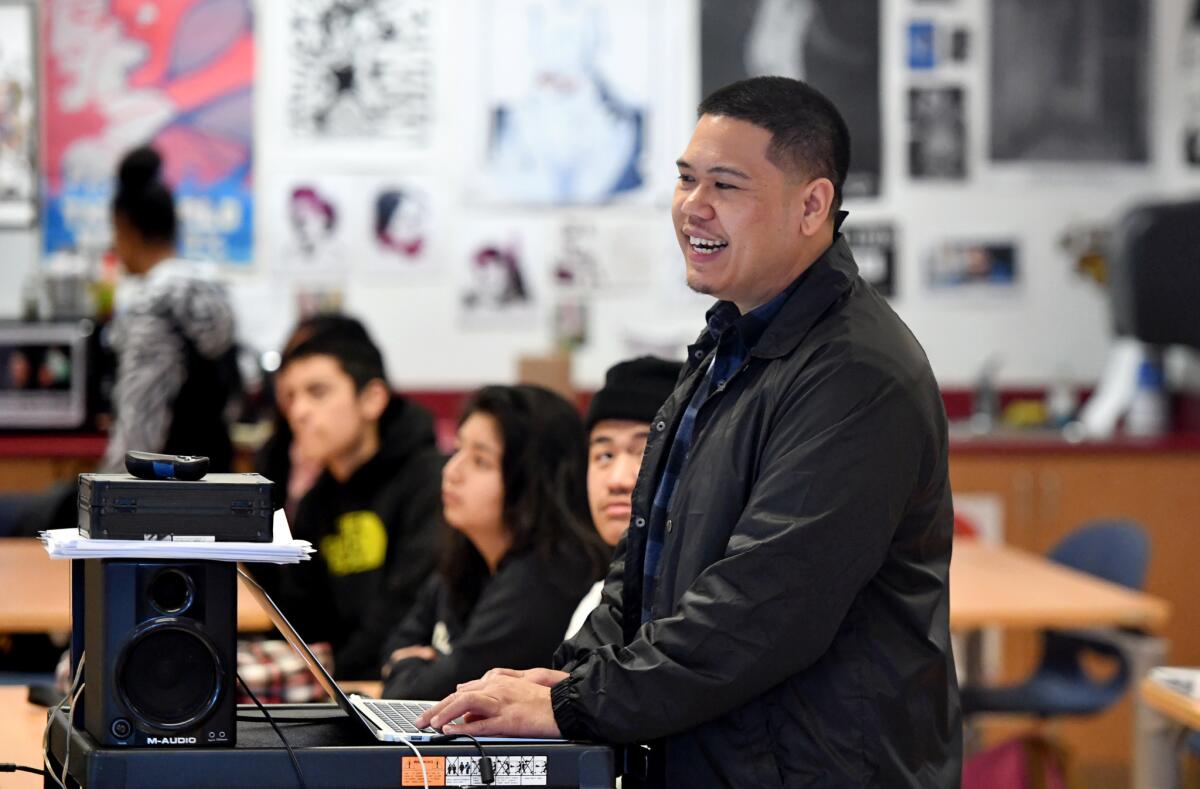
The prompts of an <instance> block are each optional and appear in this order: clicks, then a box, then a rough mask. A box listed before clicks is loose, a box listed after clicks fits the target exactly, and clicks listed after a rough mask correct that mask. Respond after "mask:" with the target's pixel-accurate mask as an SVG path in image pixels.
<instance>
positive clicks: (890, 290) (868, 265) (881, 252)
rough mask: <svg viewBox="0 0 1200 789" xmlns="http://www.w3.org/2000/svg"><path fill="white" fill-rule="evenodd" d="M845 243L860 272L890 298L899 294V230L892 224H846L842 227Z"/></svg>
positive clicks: (881, 293) (880, 292) (876, 288)
mask: <svg viewBox="0 0 1200 789" xmlns="http://www.w3.org/2000/svg"><path fill="white" fill-rule="evenodd" d="M842 234H843V235H845V236H846V243H847V244H849V245H850V249H851V251H853V252H854V261H855V262H856V263H858V273H859V275H860V276H861V277H862V278H863V279H865V280H866V281H867V282H869V283H871V285H873V286H874V287H875V290H877V291H879V295H881V296H884V297H885V298H891V297H892V296H895V295H896V229H895V228H894V227H892V226H891V225H885V224H877V225H875V224H868V225H846V226H845V227H843V228H842Z"/></svg>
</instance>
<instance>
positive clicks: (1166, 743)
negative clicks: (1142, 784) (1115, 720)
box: [1137, 678, 1200, 789]
mask: <svg viewBox="0 0 1200 789" xmlns="http://www.w3.org/2000/svg"><path fill="white" fill-rule="evenodd" d="M1138 712H1139V714H1140V716H1141V721H1142V725H1141V726H1140V728H1139V730H1138V743H1137V748H1138V752H1140V753H1144V754H1146V758H1147V760H1149V761H1150V769H1151V770H1152V773H1151V776H1150V779H1151V780H1152V781H1153V786H1155V787H1161V788H1162V789H1173V787H1177V786H1179V785H1180V783H1181V772H1182V771H1181V770H1180V769H1179V753H1178V745H1179V743H1180V742H1181V737H1182V735H1183V733H1184V730H1186V729H1193V730H1200V699H1197V698H1194V697H1192V696H1188V695H1186V694H1184V693H1180V692H1179V691H1177V690H1173V689H1171V688H1168V687H1166V686H1164V685H1162V684H1160V683H1158V682H1155V681H1154V680H1152V679H1149V678H1146V679H1144V680H1142V683H1141V685H1140V686H1139V687H1138Z"/></svg>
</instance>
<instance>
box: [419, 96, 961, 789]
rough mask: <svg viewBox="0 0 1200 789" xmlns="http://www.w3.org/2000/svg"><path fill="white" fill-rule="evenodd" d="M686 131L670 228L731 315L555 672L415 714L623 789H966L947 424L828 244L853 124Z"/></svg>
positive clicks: (876, 302) (725, 103) (704, 107)
mask: <svg viewBox="0 0 1200 789" xmlns="http://www.w3.org/2000/svg"><path fill="white" fill-rule="evenodd" d="M699 115H700V119H699V122H698V123H697V125H696V130H695V133H694V134H693V135H692V139H691V141H690V143H689V144H688V146H687V149H686V150H685V151H684V152H683V155H682V156H681V157H680V158H679V161H678V167H679V185H678V187H677V190H676V193H675V199H674V204H673V210H672V218H673V221H674V223H675V232H676V234H677V236H678V239H679V244H680V248H681V249H682V251H683V256H684V260H685V264H686V271H687V281H688V284H689V285H690V286H691V287H692V288H693V289H695V290H697V291H700V292H702V293H708V294H711V295H713V296H715V297H716V298H717V299H718V300H719V301H718V302H717V304H716V305H714V306H713V308H712V309H711V310H709V312H708V326H707V328H706V330H705V331H704V332H703V333H702V334H701V335H700V338H699V339H698V340H697V342H696V343H695V344H694V345H692V346H691V347H690V348H689V349H688V366H687V370H686V371H685V373H684V375H683V377H682V378H681V380H680V382H679V385H678V386H677V387H676V389H675V391H674V392H673V394H672V395H671V397H670V398H669V399H668V400H667V402H666V404H665V405H664V406H663V408H662V410H661V411H660V412H659V414H658V416H657V417H656V419H655V421H654V423H653V425H652V426H651V432H650V436H649V438H648V441H647V445H646V451H645V457H644V459H643V463H642V471H641V474H640V476H639V477H638V482H637V485H636V487H635V490H634V493H633V504H632V516H633V517H632V521H633V525H632V526H631V527H630V529H629V531H628V533H627V535H626V537H625V539H624V541H623V542H622V543H621V544H620V546H619V547H618V549H617V554H616V557H615V559H614V561H613V564H612V566H611V568H610V570H609V573H608V577H607V579H606V580H605V586H604V592H603V598H602V600H601V603H600V605H599V606H598V607H597V608H596V610H595V611H594V612H593V613H592V615H591V616H590V617H589V618H588V620H587V622H586V623H585V624H584V626H583V629H582V630H581V631H580V632H579V634H578V635H576V636H575V637H574V638H573V639H571V640H569V641H567V642H565V643H564V644H563V645H562V647H560V648H559V651H558V653H557V654H556V655H555V663H556V665H557V669H534V670H528V671H512V670H504V669H497V670H494V671H492V672H489V674H488V675H486V676H485V677H483V678H482V679H480V680H477V681H474V682H471V683H467V684H465V685H463V686H461V687H460V688H459V691H458V692H457V693H455V694H454V695H453V696H450V697H449V698H447V699H445V700H443V701H442V702H441V703H440V704H439V705H437V706H436V707H434V709H433V710H431V711H430V713H428V714H427V715H426V718H427V720H428V721H429V722H430V723H431V724H432V725H433V726H435V727H444V729H445V731H447V732H459V733H470V734H485V733H487V734H491V733H507V734H524V735H543V736H544V735H557V734H561V735H563V736H566V737H570V738H575V739H591V740H601V741H607V742H612V743H622V744H630V745H634V744H636V745H643V746H645V749H644V750H643V749H639V748H636V747H631V748H628V749H627V753H629V754H639V753H646V754H648V760H647V762H646V764H645V769H641V770H627V773H626V774H627V778H626V783H625V786H627V787H630V786H656V787H657V786H669V787H694V786H705V787H708V786H736V787H748V786H762V787H768V786H787V787H801V786H805V787H807V786H814V787H815V786H821V787H849V786H881V787H956V786H958V785H959V777H960V772H961V761H962V754H961V750H962V733H961V713H960V709H959V702H958V688H957V685H956V682H955V676H954V664H953V659H952V655H951V650H950V636H949V621H948V614H949V592H948V582H949V566H950V546H951V534H952V523H951V520H952V516H951V507H950V485H949V482H948V478H947V452H946V446H947V445H946V418H945V413H944V410H943V408H942V402H941V397H940V395H939V392H938V388H937V384H936V382H935V381H934V378H933V374H932V372H931V370H930V368H929V363H928V361H927V360H926V358H925V354H924V352H923V351H922V350H921V347H920V345H919V344H918V343H917V341H916V340H915V339H914V337H913V336H912V334H911V333H910V332H909V330H908V328H907V327H906V326H905V325H904V323H903V322H901V321H900V319H899V318H898V317H897V316H896V315H895V313H894V312H892V310H891V308H890V307H889V306H888V304H887V303H886V302H885V301H884V300H883V299H882V298H881V297H880V296H879V295H878V294H877V293H876V292H875V291H874V290H873V289H872V288H871V287H870V285H868V284H867V283H866V282H864V281H863V280H862V279H861V278H860V277H859V275H858V269H857V267H856V266H855V264H854V259H853V256H852V255H851V252H850V248H849V247H848V246H847V244H846V241H845V239H844V238H843V237H842V236H841V234H840V233H839V232H838V228H839V226H840V224H841V220H842V218H843V216H844V215H843V214H842V213H841V212H839V210H838V209H839V206H840V202H841V187H842V183H843V181H844V179H845V176H846V171H847V169H848V166H849V150H850V141H849V134H848V132H847V129H846V126H845V123H844V122H843V120H842V118H841V116H840V115H839V113H838V111H837V109H836V108H835V107H834V106H833V104H832V103H830V102H829V100H828V99H826V98H825V97H824V96H822V95H821V94H820V93H818V92H817V91H816V90H814V89H813V88H811V87H809V86H808V85H806V84H805V83H803V82H799V81H796V80H791V79H785V78H782V77H759V78H755V79H751V80H746V81H743V82H738V83H735V84H733V85H730V86H728V87H725V88H722V89H720V90H718V91H716V92H715V93H713V94H712V95H710V96H709V97H708V98H706V99H705V100H704V101H703V102H702V103H701V105H700V108H699ZM464 713H467V714H468V715H469V718H468V722H466V723H463V724H459V725H454V724H448V721H450V720H452V719H454V718H455V717H457V716H458V715H460V714H464ZM631 763H632V762H631V761H630V762H627V764H631Z"/></svg>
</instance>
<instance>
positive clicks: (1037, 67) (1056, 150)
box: [989, 0, 1151, 162]
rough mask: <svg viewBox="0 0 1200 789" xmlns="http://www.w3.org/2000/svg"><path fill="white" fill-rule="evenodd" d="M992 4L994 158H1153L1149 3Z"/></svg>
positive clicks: (1006, 0)
mask: <svg viewBox="0 0 1200 789" xmlns="http://www.w3.org/2000/svg"><path fill="white" fill-rule="evenodd" d="M991 5H992V19H991V22H992V24H991V30H992V68H991V83H992V86H991V112H990V113H989V114H990V116H991V157H992V159H994V160H997V161H1070V162H1145V161H1147V158H1148V155H1149V140H1148V137H1149V134H1148V129H1147V122H1148V118H1149V116H1150V112H1149V110H1150V97H1149V85H1148V76H1149V75H1148V69H1149V58H1150V52H1151V47H1150V41H1149V25H1150V14H1149V2H1148V0H996V1H995V2H993V3H992V4H991Z"/></svg>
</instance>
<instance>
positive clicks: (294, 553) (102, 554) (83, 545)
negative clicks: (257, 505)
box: [41, 510, 314, 564]
mask: <svg viewBox="0 0 1200 789" xmlns="http://www.w3.org/2000/svg"><path fill="white" fill-rule="evenodd" d="M272 528H273V532H274V533H273V535H272V536H273V539H272V540H271V542H215V541H213V542H200V541H194V540H191V539H189V540H181V539H175V540H93V539H91V538H90V537H84V536H82V535H81V534H80V533H79V530H78V529H51V530H50V531H44V532H42V533H41V539H42V544H43V545H45V546H46V553H48V554H50V558H51V559H107V558H125V559H150V558H153V559H213V560H216V561H224V562H271V563H273V564H297V563H299V562H303V561H307V560H308V558H309V554H312V553H314V549H313V547H312V543H310V542H309V541H308V540H294V539H292V530H291V529H290V528H288V523H287V518H286V517H285V516H284V514H283V510H276V512H275V521H274V523H273V524H272Z"/></svg>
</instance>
